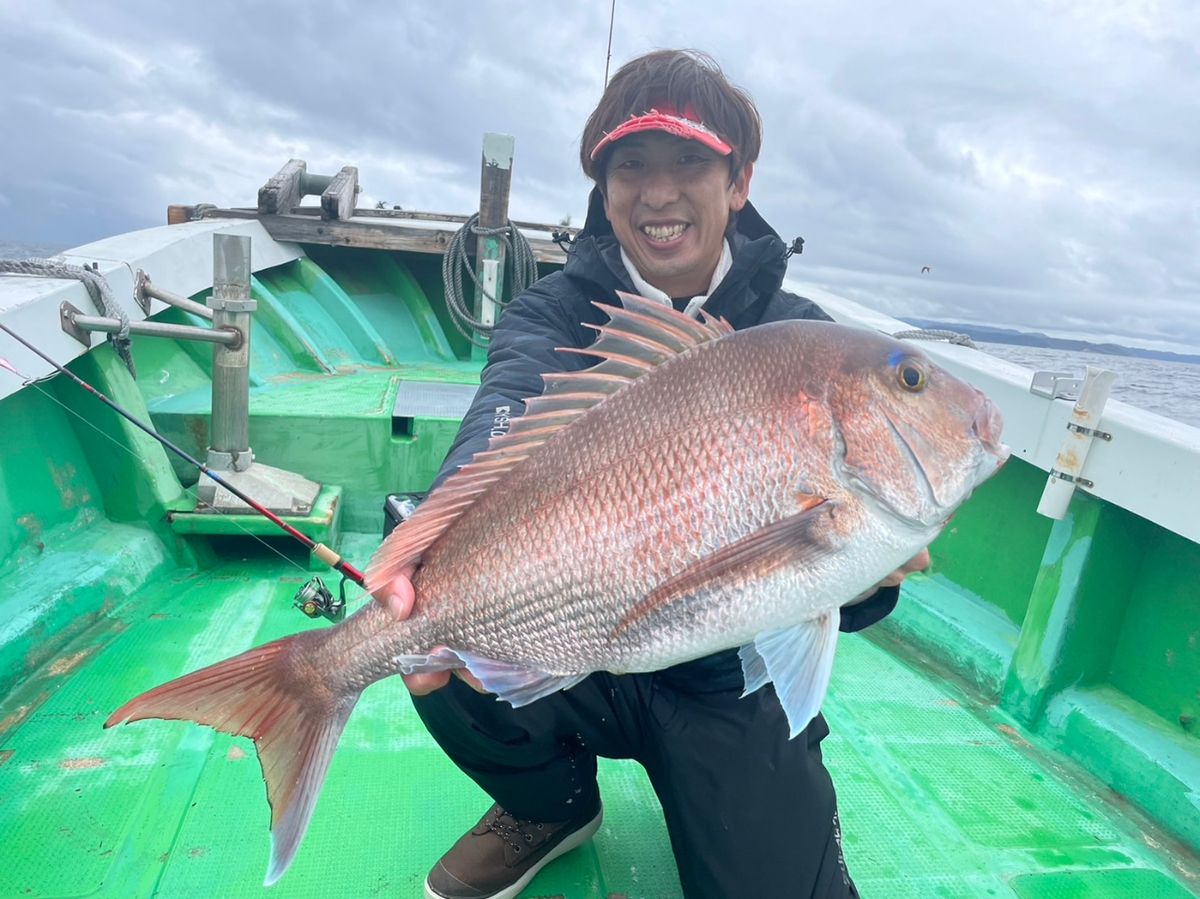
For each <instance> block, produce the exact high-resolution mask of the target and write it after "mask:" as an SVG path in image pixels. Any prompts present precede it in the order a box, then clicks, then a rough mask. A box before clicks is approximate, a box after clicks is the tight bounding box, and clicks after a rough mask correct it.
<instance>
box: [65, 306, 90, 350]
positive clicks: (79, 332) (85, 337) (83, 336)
mask: <svg viewBox="0 0 1200 899" xmlns="http://www.w3.org/2000/svg"><path fill="white" fill-rule="evenodd" d="M77 315H83V310H82V309H76V308H75V307H74V306H72V305H71V304H70V303H68V302H67V301H65V300H64V301H63V302H62V303H60V304H59V307H58V320H59V322H61V323H62V329H63V330H64V331H65V332H66V333H68V334H70V335H71V336H72V337H74V338H75V339H76V340H78V341H79V342H80V343H82V344H83V345H84V346H85V347H87V348H88V349H89V350H90V349H91V348H92V336H91V334H90V333H89V332H88V331H87V330H86V329H84V328H81V327H79V325H77V324H75V316H77Z"/></svg>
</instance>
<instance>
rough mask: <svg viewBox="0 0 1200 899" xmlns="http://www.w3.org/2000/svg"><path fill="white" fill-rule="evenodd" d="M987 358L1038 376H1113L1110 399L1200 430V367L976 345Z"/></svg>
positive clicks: (1025, 347) (1128, 357) (1060, 351)
mask: <svg viewBox="0 0 1200 899" xmlns="http://www.w3.org/2000/svg"><path fill="white" fill-rule="evenodd" d="M976 346H978V347H979V349H981V350H983V351H984V352H985V353H988V354H990V355H992V356H997V357H999V358H1001V359H1006V360H1008V361H1009V362H1015V363H1017V364H1018V365H1024V366H1025V367H1026V368H1032V369H1036V370H1040V371H1062V372H1071V373H1072V374H1073V375H1075V376H1076V377H1082V376H1083V373H1084V370H1085V369H1086V367H1087V366H1089V365H1090V366H1092V367H1093V368H1105V369H1108V370H1109V371H1114V372H1116V373H1117V380H1116V381H1115V382H1113V387H1112V393H1111V396H1112V398H1113V399H1116V400H1120V401H1121V402H1124V403H1129V405H1131V406H1138V407H1140V408H1142V409H1146V410H1148V411H1150V412H1157V413H1158V414H1159V415H1165V416H1166V417H1167V418H1173V419H1175V420H1176V421H1181V422H1183V423H1184V424H1189V425H1193V426H1194V427H1200V365H1193V364H1191V363H1187V362H1164V361H1160V360H1158V359H1140V358H1137V357H1134V356H1112V355H1109V354H1108V353H1089V352H1084V351H1079V350H1056V349H1050V348H1047V347H1030V346H1016V345H1012V344H1002V343H977V344H976Z"/></svg>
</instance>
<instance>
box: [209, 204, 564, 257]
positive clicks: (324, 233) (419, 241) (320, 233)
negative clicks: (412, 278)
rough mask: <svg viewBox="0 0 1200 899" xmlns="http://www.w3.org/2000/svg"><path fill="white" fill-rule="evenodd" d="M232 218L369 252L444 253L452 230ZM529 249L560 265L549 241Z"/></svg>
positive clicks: (301, 239)
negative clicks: (259, 223) (257, 220)
mask: <svg viewBox="0 0 1200 899" xmlns="http://www.w3.org/2000/svg"><path fill="white" fill-rule="evenodd" d="M232 211H233V210H214V211H213V212H212V213H211V214H206V215H205V218H220V217H221V215H222V213H228V212H232ZM231 217H233V218H257V219H259V221H261V222H262V224H263V227H264V228H266V229H267V233H268V234H270V235H271V236H272V237H273V238H275V239H276V240H285V241H293V242H295V243H314V244H324V245H326V246H333V247H363V248H367V249H373V250H398V251H402V252H407V253H435V254H437V255H439V256H441V255H443V254H445V252H446V247H447V245H448V244H449V243H450V238H451V237H453V236H454V233H455V232H454V231H453V230H450V229H442V228H408V227H405V226H404V225H393V224H382V223H380V224H376V223H374V222H361V221H325V220H324V219H318V218H315V217H311V216H299V215H264V216H258V215H235V216H231ZM529 246H530V248H531V249H532V250H533V256H534V258H535V259H537V261H538V262H548V263H552V264H555V265H562V264H563V263H565V262H566V261H567V257H566V254H565V253H563V251H562V250H561V249H560V248H559V246H558V244H556V243H554V241H551V240H540V239H537V238H532V239H530V240H529Z"/></svg>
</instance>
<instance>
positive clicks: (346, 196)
mask: <svg viewBox="0 0 1200 899" xmlns="http://www.w3.org/2000/svg"><path fill="white" fill-rule="evenodd" d="M357 196H358V168H357V167H356V166H352V165H348V166H345V167H344V168H343V169H342V170H341V171H340V172H338V173H337V174H336V175H334V176H333V180H332V181H330V182H329V186H328V187H327V188H325V191H324V193H322V194H321V218H323V219H325V220H327V221H328V220H335V219H348V218H350V216H351V215H353V214H354V200H355V197H357Z"/></svg>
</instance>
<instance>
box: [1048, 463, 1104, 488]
mask: <svg viewBox="0 0 1200 899" xmlns="http://www.w3.org/2000/svg"><path fill="white" fill-rule="evenodd" d="M1050 477H1052V478H1059V479H1060V480H1063V481H1066V482H1068V483H1070V484H1078V485H1079V486H1080V487H1088V488H1091V487H1095V486H1096V482H1095V481H1089V480H1088V479H1087V478H1077V477H1075V476H1074V475H1070V474H1067V473H1066V472H1065V471H1059V470H1058V469H1057V468H1051V469H1050Z"/></svg>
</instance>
